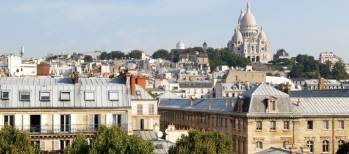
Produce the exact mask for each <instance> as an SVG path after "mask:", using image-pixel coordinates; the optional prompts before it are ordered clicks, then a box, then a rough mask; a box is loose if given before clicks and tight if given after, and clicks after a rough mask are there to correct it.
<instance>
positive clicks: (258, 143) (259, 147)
mask: <svg viewBox="0 0 349 154" xmlns="http://www.w3.org/2000/svg"><path fill="white" fill-rule="evenodd" d="M256 149H257V150H261V149H263V142H261V141H257V142H256Z"/></svg>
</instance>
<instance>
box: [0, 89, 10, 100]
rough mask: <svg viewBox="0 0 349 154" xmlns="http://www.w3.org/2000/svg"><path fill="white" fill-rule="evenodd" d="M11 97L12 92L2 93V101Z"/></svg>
mask: <svg viewBox="0 0 349 154" xmlns="http://www.w3.org/2000/svg"><path fill="white" fill-rule="evenodd" d="M9 97H10V92H8V91H2V92H1V99H2V100H8V99H9Z"/></svg>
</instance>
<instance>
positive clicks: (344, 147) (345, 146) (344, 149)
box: [336, 142, 349, 154]
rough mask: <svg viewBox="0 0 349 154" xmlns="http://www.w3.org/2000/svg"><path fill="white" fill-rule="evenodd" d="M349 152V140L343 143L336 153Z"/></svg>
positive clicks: (346, 153) (343, 153) (345, 153)
mask: <svg viewBox="0 0 349 154" xmlns="http://www.w3.org/2000/svg"><path fill="white" fill-rule="evenodd" d="M348 153H349V142H347V143H344V144H343V145H341V146H340V147H339V148H338V150H337V152H336V154H348Z"/></svg>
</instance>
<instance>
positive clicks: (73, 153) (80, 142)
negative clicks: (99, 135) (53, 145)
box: [65, 134, 90, 154]
mask: <svg viewBox="0 0 349 154" xmlns="http://www.w3.org/2000/svg"><path fill="white" fill-rule="evenodd" d="M89 149H90V146H89V145H88V143H87V140H86V138H85V137H84V136H83V135H82V134H78V135H77V136H76V138H75V139H74V141H73V143H72V144H71V145H69V146H68V147H67V148H66V150H65V153H67V154H80V153H88V152H89Z"/></svg>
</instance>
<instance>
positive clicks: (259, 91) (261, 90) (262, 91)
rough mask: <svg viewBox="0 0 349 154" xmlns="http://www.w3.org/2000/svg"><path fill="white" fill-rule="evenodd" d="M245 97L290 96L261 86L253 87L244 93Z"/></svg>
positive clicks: (268, 86) (269, 87)
mask: <svg viewBox="0 0 349 154" xmlns="http://www.w3.org/2000/svg"><path fill="white" fill-rule="evenodd" d="M244 96H247V97H252V96H288V94H286V93H284V92H282V91H280V90H278V89H276V88H274V87H272V86H270V85H268V84H264V83H262V84H260V85H259V86H256V87H253V88H251V89H250V90H248V91H246V92H245V93H244Z"/></svg>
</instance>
